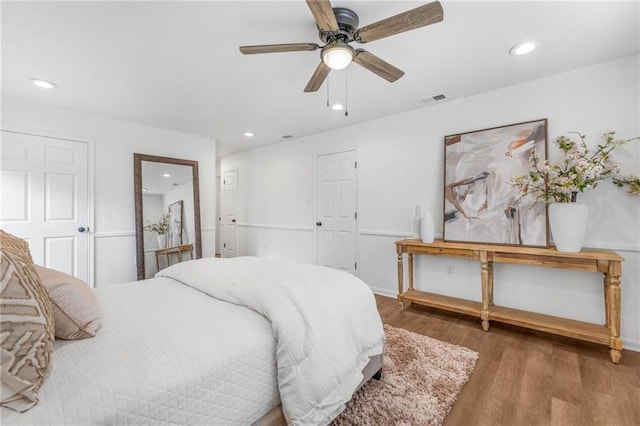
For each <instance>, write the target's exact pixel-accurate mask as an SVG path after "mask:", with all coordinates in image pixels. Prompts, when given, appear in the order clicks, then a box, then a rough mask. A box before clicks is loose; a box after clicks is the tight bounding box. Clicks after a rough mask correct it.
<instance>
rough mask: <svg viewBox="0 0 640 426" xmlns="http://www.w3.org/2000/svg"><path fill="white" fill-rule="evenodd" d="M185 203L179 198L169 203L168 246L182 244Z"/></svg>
mask: <svg viewBox="0 0 640 426" xmlns="http://www.w3.org/2000/svg"><path fill="white" fill-rule="evenodd" d="M183 211H184V203H183V201H182V200H178V201H176V202H174V203H171V204H169V231H168V238H167V240H168V246H169V247H177V246H179V245H181V244H182V225H183Z"/></svg>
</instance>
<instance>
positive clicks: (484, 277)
mask: <svg viewBox="0 0 640 426" xmlns="http://www.w3.org/2000/svg"><path fill="white" fill-rule="evenodd" d="M489 265H490V262H489V258H488V256H487V252H486V251H481V252H480V268H481V269H480V280H481V282H482V311H481V312H480V318H481V319H482V329H483V330H484V331H489V302H490V300H491V299H492V297H491V295H490V294H491V293H492V292H493V291H492V287H493V283H492V282H491V278H492V276H491V275H492V274H491V272H490V269H491V268H492V266H493V265H491V266H489Z"/></svg>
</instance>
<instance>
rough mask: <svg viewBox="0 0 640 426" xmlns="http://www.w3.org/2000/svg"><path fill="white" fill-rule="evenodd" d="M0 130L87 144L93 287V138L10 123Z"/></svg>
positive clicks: (90, 277)
mask: <svg viewBox="0 0 640 426" xmlns="http://www.w3.org/2000/svg"><path fill="white" fill-rule="evenodd" d="M0 131H2V132H9V133H19V134H23V135H31V136H39V137H43V138H49V139H60V140H64V141H70V142H77V143H84V144H86V145H87V157H88V158H87V178H88V180H89V181H88V182H87V210H88V211H87V218H88V219H87V222H88V224H87V227H88V228H89V231H88V232H87V243H88V247H87V249H88V253H87V260H88V262H89V265H87V267H88V268H87V271H88V277H87V279H88V282H87V284H88V285H89V287H95V259H94V256H93V254H94V252H95V236H94V235H95V228H94V205H95V193H94V188H95V155H94V152H95V140H94V139H93V138H88V137H84V136H76V135H68V134H64V133H56V132H51V131H48V130H38V129H31V128H27V127H20V126H12V125H4V124H3V125H0Z"/></svg>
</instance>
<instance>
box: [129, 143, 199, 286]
mask: <svg viewBox="0 0 640 426" xmlns="http://www.w3.org/2000/svg"><path fill="white" fill-rule="evenodd" d="M134 160H135V161H134V172H135V173H134V175H135V180H136V182H135V183H136V185H135V186H136V242H137V250H136V252H137V269H138V279H143V278H152V277H153V276H154V275H155V274H156V272H158V271H159V270H162V269H164V268H166V267H167V266H169V265H172V264H174V263H176V262H181V261H184V260H189V259H195V258H199V257H201V248H200V212H199V198H198V185H197V180H196V179H197V162H195V161H189V160H180V159H175V158H167V157H156V156H148V155H144V154H134Z"/></svg>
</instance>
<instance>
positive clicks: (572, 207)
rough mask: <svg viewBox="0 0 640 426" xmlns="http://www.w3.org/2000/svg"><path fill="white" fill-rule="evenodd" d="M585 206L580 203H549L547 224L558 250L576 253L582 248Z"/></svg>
mask: <svg viewBox="0 0 640 426" xmlns="http://www.w3.org/2000/svg"><path fill="white" fill-rule="evenodd" d="M588 215H589V211H588V210H587V206H585V205H584V204H580V203H554V204H550V205H549V226H550V227H551V235H552V236H553V242H554V243H555V245H556V249H557V250H558V251H563V252H567V253H577V252H579V251H580V250H582V244H584V236H585V233H586V231H587V217H588Z"/></svg>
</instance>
